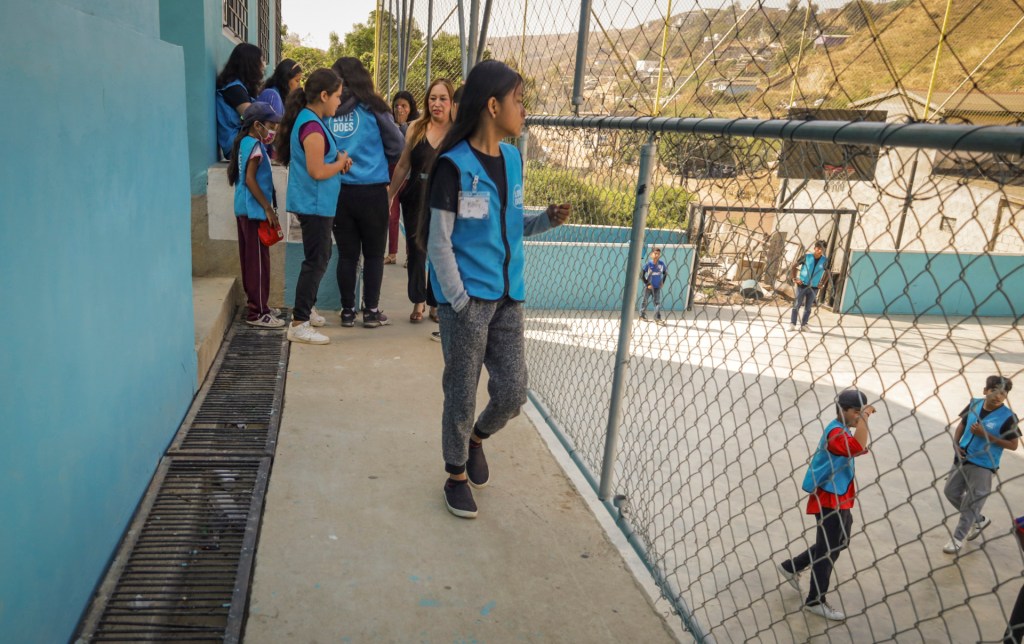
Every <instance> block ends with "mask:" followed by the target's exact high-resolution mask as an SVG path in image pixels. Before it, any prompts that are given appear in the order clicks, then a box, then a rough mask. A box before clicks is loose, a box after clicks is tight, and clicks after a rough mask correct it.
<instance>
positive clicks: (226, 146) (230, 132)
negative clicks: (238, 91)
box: [216, 80, 252, 159]
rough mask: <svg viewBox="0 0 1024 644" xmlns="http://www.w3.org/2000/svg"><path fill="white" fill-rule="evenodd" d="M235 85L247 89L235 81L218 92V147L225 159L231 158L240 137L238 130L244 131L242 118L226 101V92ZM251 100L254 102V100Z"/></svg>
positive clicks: (240, 82)
mask: <svg viewBox="0 0 1024 644" xmlns="http://www.w3.org/2000/svg"><path fill="white" fill-rule="evenodd" d="M235 85H238V86H239V87H241V88H243V89H245V85H244V84H242V81H239V80H235V81H231V82H230V83H228V84H227V85H225V86H224V87H221V88H220V89H218V90H217V101H216V103H217V145H218V146H220V149H221V152H222V153H223V154H224V158H225V159H227V158H230V157H231V148H232V147H233V146H234V145H235V136H237V135H238V130H240V129H242V117H240V116H239V115H238V112H237V111H236V110H235V108H233V107H231V106H230V105H228V103H227V101H225V100H224V90H226V89H227V88H229V87H234V86H235ZM247 91H248V90H247ZM249 100H250V101H252V98H251V97H250V98H249Z"/></svg>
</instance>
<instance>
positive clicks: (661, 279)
mask: <svg viewBox="0 0 1024 644" xmlns="http://www.w3.org/2000/svg"><path fill="white" fill-rule="evenodd" d="M640 279H642V280H643V281H644V303H643V305H642V306H641V307H640V319H641V320H646V319H647V302H648V301H649V300H650V299H651V298H652V297H653V298H654V320H655V321H656V322H658V323H660V322H661V289H662V287H664V286H665V280H666V279H668V267H667V266H666V265H665V262H663V261H662V260H661V249H660V248H658V247H657V246H655V247H654V248H652V249H651V256H650V259H649V260H647V263H646V264H644V268H643V270H642V271H641V273H640Z"/></svg>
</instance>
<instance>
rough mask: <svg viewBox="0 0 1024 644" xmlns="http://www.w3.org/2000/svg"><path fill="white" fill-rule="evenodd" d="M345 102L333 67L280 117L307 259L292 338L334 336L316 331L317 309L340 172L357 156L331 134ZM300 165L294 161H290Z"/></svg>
mask: <svg viewBox="0 0 1024 644" xmlns="http://www.w3.org/2000/svg"><path fill="white" fill-rule="evenodd" d="M340 104H341V79H340V78H338V75H337V74H335V73H334V72H332V71H331V70H329V69H318V70H316V71H314V72H313V73H312V74H310V75H309V80H307V81H306V86H305V88H304V89H303V91H301V92H292V94H291V95H290V96H289V97H288V101H287V103H286V104H285V114H284V120H282V121H281V128H280V129H281V137H280V139H279V140H280V143H279V146H280V147H279V148H278V151H277V156H278V160H279V161H280V162H281V163H282V164H284V165H287V166H289V168H290V171H289V172H288V202H287V204H286V207H287V210H288V212H293V213H295V216H296V217H297V218H298V220H299V225H300V226H301V227H302V250H303V251H304V253H305V259H303V261H302V270H300V271H299V279H298V282H297V283H296V285H295V308H294V309H293V311H292V323H291V326H289V327H288V339H289V340H291V341H292V342H304V343H306V344H327V343H328V342H330V341H331V340H330V338H328V337H327V336H326V335H324V334H322V333H319V332H317V331H316V330H315V329H313V327H314V326H323V325H324V324H326V320H325V319H324V317H323V316H322V315H320V314H319V313H317V311H316V309H315V308H313V307H314V306H315V305H316V294H317V291H319V289H320V280H321V278H323V276H324V272H325V271H326V270H327V263H328V262H329V261H330V260H331V225H332V224H333V223H334V211H335V209H336V208H337V207H338V192H339V191H340V190H341V179H340V176H339V175H340V174H341V173H343V172H348V170H349V168H351V167H352V160H351V159H349V158H348V155H347V154H345V153H344V152H342V153H341V154H338V146H336V145H335V144H334V137H333V136H331V135H330V131H329V130H328V129H327V125H326V124H325V123H324V119H325V118H326V117H328V116H330V115H332V114H334V112H335V110H337V109H338V105H340ZM293 160H294V161H295V163H291V161H293Z"/></svg>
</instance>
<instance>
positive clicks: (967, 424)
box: [960, 398, 1013, 470]
mask: <svg viewBox="0 0 1024 644" xmlns="http://www.w3.org/2000/svg"><path fill="white" fill-rule="evenodd" d="M984 402H985V399H984V398H972V399H971V404H970V407H969V408H968V410H967V419H966V420H965V421H964V435H963V436H961V437H960V447H962V448H963V449H964V451H965V452H967V462H968V463H971V464H973V465H977V466H979V467H987V468H988V469H990V470H998V469H999V461H1000V459H1002V458H1003V448H1002V447H999V446H998V445H994V444H992V443H990V442H988V441H986V440H983V439H981V438H979V437H978V436H975V435H974V434H972V433H971V425H973V424H974V423H981V426H982V427H984V428H985V431H986V432H988V433H989V434H992V435H993V436H995V437H996V438H1002V436H1001V435H1000V433H999V430H1000V429H1002V428H1003V423H1005V422H1006V419H1007V418H1009V417H1011V416H1013V410H1011V409H1010V406H1009V405H1006V404H1003V405H1002V406H1001V407H999V408H998V409H993V410H992V411H990V412H989V413H988V415H987V416H985V418H981V406H982V405H983V404H984Z"/></svg>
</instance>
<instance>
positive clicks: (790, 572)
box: [779, 388, 875, 621]
mask: <svg viewBox="0 0 1024 644" xmlns="http://www.w3.org/2000/svg"><path fill="white" fill-rule="evenodd" d="M867 402H868V401H867V397H866V396H865V395H864V394H863V393H861V392H860V391H858V390H856V389H852V388H851V389H846V390H844V391H842V392H840V393H839V395H838V396H837V397H836V417H835V419H834V420H832V422H830V423H829V424H828V425H827V426H826V427H825V431H824V432H823V433H822V436H821V440H819V441H818V449H817V450H816V451H815V452H814V456H812V457H811V464H810V467H808V468H807V474H806V475H805V476H804V482H803V490H804V492H807V493H809V494H810V495H811V496H810V498H808V500H807V514H813V515H814V518H815V522H816V523H817V528H816V529H815V535H814V545H813V546H811V547H810V548H809V549H807V550H805V551H804V552H802V553H800V554H799V555H797V556H795V557H792V558H790V559H787V560H785V561H783V562H782V563H781V564H779V572H781V573H782V576H783V578H785V579H786V581H788V582H789V583H790V584H791V585H792V586H793V587H794V588H796V590H797V592H799V591H800V573H801V572H802V571H804V570H806V569H807V568H810V569H811V583H810V590H809V592H808V594H807V600H806V601H805V602H804V610H806V611H807V612H809V613H813V614H814V615H820V616H821V617H824V618H825V619H830V620H833V621H842V620H844V619H846V615H844V614H843V612H842V611H841V610H839V609H837V608H833V607H832V606H830V605H829V604H828V603H827V602H826V601H825V593H827V592H828V587H829V582H830V579H831V577H832V568H833V567H834V566H835V563H836V560H837V559H838V558H839V554H840V553H841V552H842V551H843V550H844V549H846V547H847V545H849V542H850V529H851V528H852V527H853V512H852V510H853V504H854V498H855V496H856V488H855V486H854V473H855V468H854V459H855V458H856V457H858V456H861V455H862V454H866V453H867V447H868V417H869V416H871V414H873V413H875V408H874V407H872V406H871V405H868V404H867Z"/></svg>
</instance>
